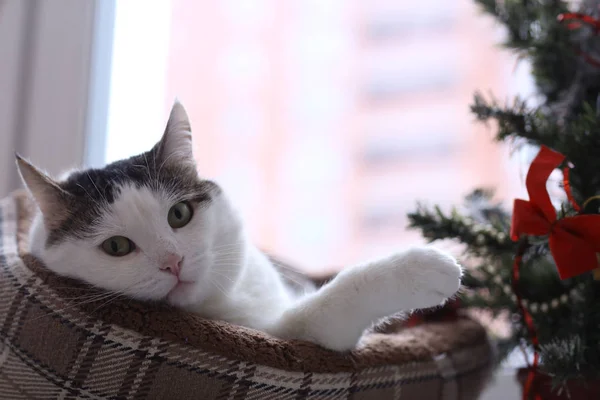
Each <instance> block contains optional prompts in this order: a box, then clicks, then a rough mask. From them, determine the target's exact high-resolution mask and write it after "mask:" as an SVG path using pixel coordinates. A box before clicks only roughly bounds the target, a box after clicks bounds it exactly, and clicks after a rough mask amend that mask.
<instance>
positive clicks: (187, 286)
mask: <svg viewBox="0 0 600 400" xmlns="http://www.w3.org/2000/svg"><path fill="white" fill-rule="evenodd" d="M195 284H196V282H194V281H178V282H177V284H176V285H175V286H173V288H172V289H171V290H169V292H168V293H167V301H169V302H173V301H177V300H178V299H182V298H185V297H187V296H188V295H189V293H190V292H191V291H192V290H193V288H194V285H195Z"/></svg>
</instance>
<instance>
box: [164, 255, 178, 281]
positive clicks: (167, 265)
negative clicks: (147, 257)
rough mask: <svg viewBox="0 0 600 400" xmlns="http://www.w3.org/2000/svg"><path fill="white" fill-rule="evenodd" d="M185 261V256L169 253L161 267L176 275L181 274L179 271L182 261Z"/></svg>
mask: <svg viewBox="0 0 600 400" xmlns="http://www.w3.org/2000/svg"><path fill="white" fill-rule="evenodd" d="M182 261H183V257H181V256H180V255H177V254H173V253H169V255H167V257H166V258H165V259H164V261H163V263H162V265H161V266H160V269H162V270H163V271H168V272H170V273H172V274H173V275H175V276H177V277H178V276H179V272H180V271H181V262H182Z"/></svg>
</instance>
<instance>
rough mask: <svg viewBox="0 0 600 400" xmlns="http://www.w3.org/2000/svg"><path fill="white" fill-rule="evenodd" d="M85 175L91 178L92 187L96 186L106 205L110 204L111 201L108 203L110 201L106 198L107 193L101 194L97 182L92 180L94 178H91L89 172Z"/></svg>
mask: <svg viewBox="0 0 600 400" xmlns="http://www.w3.org/2000/svg"><path fill="white" fill-rule="evenodd" d="M85 173H86V174H87V176H88V178H89V180H90V182H92V185H94V187H95V188H96V191H97V192H98V194H99V195H100V197H102V198H103V199H104V202H105V203H106V204H108V203H109V201H108V199H107V198H106V193H102V192H100V189H98V186H97V185H96V182H94V180H93V179H92V177H91V176H90V173H89V171H86V172H85Z"/></svg>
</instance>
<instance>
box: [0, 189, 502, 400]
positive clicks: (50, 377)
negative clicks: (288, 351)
mask: <svg viewBox="0 0 600 400" xmlns="http://www.w3.org/2000/svg"><path fill="white" fill-rule="evenodd" d="M21 206H22V205H21V204H20V201H18V199H17V198H16V197H14V196H13V197H9V198H6V199H4V200H2V201H0V339H1V340H0V399H10V400H17V399H148V400H150V399H178V400H184V399H204V400H213V399H214V400H229V399H265V400H268V399H290V400H291V399H294V400H301V399H355V400H359V399H447V400H453V399H475V398H477V397H478V395H479V393H480V391H481V389H482V387H483V385H484V382H485V381H486V379H487V376H488V373H489V366H490V361H491V351H490V346H489V344H488V342H487V341H479V342H477V343H473V345H472V346H470V347H467V348H462V349H456V351H449V352H445V353H442V354H439V355H437V356H435V357H424V358H425V359H424V360H422V361H412V362H409V363H406V362H403V363H401V362H397V363H394V362H390V363H389V365H380V366H371V367H365V368H359V367H357V368H356V369H354V370H347V368H345V370H340V371H338V372H335V371H330V372H311V371H307V370H304V371H303V370H302V368H301V366H300V368H295V370H289V369H286V368H283V367H277V366H276V365H263V364H259V363H254V362H252V361H251V360H250V359H240V358H235V357H227V356H223V355H222V353H218V352H216V351H210V350H207V348H206V347H204V346H202V344H201V343H200V344H197V343H196V344H195V345H194V346H191V345H188V344H186V343H185V342H182V341H180V340H172V341H171V340H167V339H164V338H160V337H150V336H146V335H143V334H141V333H138V332H135V331H133V330H130V329H125V328H123V327H120V326H118V325H116V324H110V323H107V322H105V321H103V320H102V319H98V318H94V317H91V316H90V314H89V313H86V312H83V311H82V310H81V309H80V308H79V307H75V306H74V305H73V304H72V303H71V302H70V300H69V299H65V298H61V297H60V296H59V295H58V294H57V291H56V290H55V289H57V288H53V287H51V286H50V285H48V284H47V283H46V282H45V281H44V280H43V279H40V278H39V276H37V275H36V274H35V273H34V272H33V271H32V270H31V269H30V268H29V267H28V265H27V264H26V263H25V262H24V261H23V258H22V257H20V256H19V243H18V241H17V237H18V234H17V232H18V223H19V214H20V212H21V210H19V207H21ZM240 334H241V335H243V334H245V333H244V331H242V332H241V333H240ZM382 336H389V335H382ZM232 354H235V353H232ZM290 357H291V356H290ZM357 357H359V356H357ZM353 361H354V362H355V364H356V365H360V364H361V362H360V359H357V360H353Z"/></svg>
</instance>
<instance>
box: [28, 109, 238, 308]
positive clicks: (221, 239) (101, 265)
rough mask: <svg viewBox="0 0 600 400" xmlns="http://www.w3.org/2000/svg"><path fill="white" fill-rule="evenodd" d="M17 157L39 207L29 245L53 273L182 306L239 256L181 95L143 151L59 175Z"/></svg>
mask: <svg viewBox="0 0 600 400" xmlns="http://www.w3.org/2000/svg"><path fill="white" fill-rule="evenodd" d="M17 163H18V165H19V170H20V172H21V176H22V177H23V180H24V182H25V183H26V185H27V187H28V189H29V191H30V193H31V194H32V197H33V198H34V199H35V201H36V203H37V204H38V206H39V208H40V211H41V215H40V216H39V218H38V221H36V225H34V228H33V230H34V231H36V230H37V232H32V241H33V242H32V243H31V249H32V252H33V253H34V254H35V255H36V256H38V257H40V258H41V259H42V260H43V261H44V262H45V263H46V265H47V266H48V268H50V269H51V270H53V271H55V272H56V273H58V274H61V275H65V276H69V277H74V278H77V279H80V280H83V281H85V282H88V283H90V284H92V285H94V286H97V287H101V288H104V289H108V290H110V291H114V292H119V293H123V294H126V295H129V296H132V297H135V298H139V299H144V300H167V301H169V302H170V303H172V304H174V305H178V306H187V305H191V304H194V303H198V302H201V301H202V300H204V299H207V298H209V297H210V296H212V295H213V294H215V293H216V291H219V290H223V289H224V288H225V287H227V285H228V284H230V283H231V282H232V281H233V280H234V279H233V278H234V277H235V274H236V272H237V271H236V270H235V269H236V266H239V265H241V264H242V261H243V257H244V254H245V251H244V250H245V249H244V240H243V230H242V226H241V223H240V220H239V218H238V216H237V214H236V212H235V211H234V210H232V208H231V206H230V204H229V202H228V201H227V199H226V198H225V196H224V194H223V192H222V190H221V189H220V188H219V187H218V186H217V185H216V184H215V183H213V182H211V181H207V180H203V179H201V178H200V177H199V176H198V174H197V172H196V165H195V162H194V159H193V155H192V141H191V133H190V125H189V121H188V119H187V115H186V113H185V111H184V109H183V107H182V106H181V105H180V104H179V103H176V104H175V105H174V107H173V110H172V111H171V116H170V118H169V122H168V124H167V128H166V130H165V134H164V135H163V138H162V139H161V141H160V142H159V143H158V144H157V145H156V146H155V147H154V148H152V149H151V150H150V151H148V152H146V153H144V154H141V155H138V156H135V157H132V158H130V159H126V160H121V161H117V162H115V163H112V164H109V165H107V166H106V167H105V168H103V169H91V170H84V171H76V172H73V173H71V174H70V175H69V176H68V177H67V178H66V179H64V180H62V181H54V180H52V179H51V178H49V177H48V176H46V175H44V174H43V173H41V172H40V171H39V170H37V169H36V168H35V167H33V166H32V165H31V164H29V163H28V162H27V161H25V160H23V159H22V158H20V157H18V162H17Z"/></svg>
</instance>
